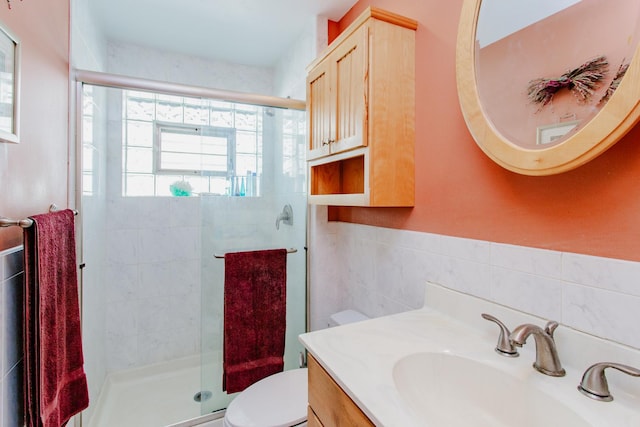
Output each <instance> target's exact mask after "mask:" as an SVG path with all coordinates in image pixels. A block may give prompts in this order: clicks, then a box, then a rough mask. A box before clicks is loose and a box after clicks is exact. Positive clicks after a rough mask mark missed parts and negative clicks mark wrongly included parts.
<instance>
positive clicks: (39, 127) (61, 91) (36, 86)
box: [0, 0, 69, 250]
mask: <svg viewBox="0 0 640 427" xmlns="http://www.w3.org/2000/svg"><path fill="white" fill-rule="evenodd" d="M11 4H12V8H11V10H9V9H8V8H7V6H6V3H4V2H3V4H2V5H0V22H1V23H2V24H3V25H4V26H5V27H6V28H8V29H9V30H10V31H11V32H12V33H13V34H14V35H15V36H16V37H17V38H18V39H19V40H20V43H21V46H22V70H21V79H22V82H21V83H22V84H21V103H20V134H21V135H20V136H21V142H20V144H6V143H0V216H5V217H9V218H23V217H26V216H29V215H32V214H35V213H41V212H46V211H47V210H48V208H49V205H50V204H51V203H56V204H57V205H58V206H60V207H66V206H67V193H68V190H67V187H68V184H67V175H68V173H67V159H68V145H69V144H68V139H69V137H68V135H69V1H68V0H58V1H44V0H24V1H22V2H21V1H16V0H13V1H12V2H11ZM21 243H22V230H21V229H20V228H19V227H9V228H1V229H0V250H3V249H7V248H9V247H12V246H16V245H19V244H21Z"/></svg>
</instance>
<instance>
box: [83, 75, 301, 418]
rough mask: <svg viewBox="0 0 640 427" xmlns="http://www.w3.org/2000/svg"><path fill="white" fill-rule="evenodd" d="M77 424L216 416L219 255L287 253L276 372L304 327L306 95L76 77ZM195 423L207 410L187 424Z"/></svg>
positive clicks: (293, 361) (294, 357) (288, 362)
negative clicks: (84, 389) (81, 364)
mask: <svg viewBox="0 0 640 427" xmlns="http://www.w3.org/2000/svg"><path fill="white" fill-rule="evenodd" d="M78 80H79V82H78V84H77V86H76V91H77V106H78V107H77V111H76V116H77V122H78V127H77V138H76V139H77V141H78V149H77V153H76V157H77V173H76V175H77V180H78V186H77V188H78V193H79V194H78V196H77V203H78V207H79V210H80V212H81V220H82V227H81V233H80V234H81V239H80V240H81V251H80V254H81V262H82V263H83V268H82V270H81V271H82V274H81V281H82V314H83V345H84V355H85V369H86V371H87V376H88V380H89V389H90V398H91V406H90V408H89V409H88V410H87V411H85V412H84V413H83V415H82V425H83V426H85V427H87V426H89V427H100V426H113V425H118V426H120V427H126V426H136V427H140V426H150V427H151V426H152V427H157V426H167V425H173V424H180V425H189V424H190V423H189V422H188V420H191V419H198V418H199V417H202V416H205V418H215V417H216V416H217V415H221V414H223V412H224V409H225V408H226V406H227V405H228V403H229V402H230V401H231V399H233V397H234V395H228V394H227V393H226V392H224V391H223V390H222V339H223V336H222V330H223V301H224V259H223V256H224V254H225V253H227V252H233V251H241V250H242V251H243V250H259V249H270V248H287V249H288V250H289V252H290V253H289V254H288V255H287V315H286V348H285V369H294V368H298V367H299V355H300V354H301V352H302V351H303V350H302V347H301V345H300V344H299V343H298V341H297V336H298V335H299V334H300V333H303V332H304V331H305V328H306V250H305V249H306V248H305V244H306V218H307V214H306V206H307V205H306V179H307V177H306V164H305V149H306V145H305V133H306V124H305V113H304V111H303V108H304V104H303V103H301V102H298V101H291V100H286V99H279V98H272V97H266V96H251V95H244V94H237V93H227V92H220V91H211V90H207V89H201V88H194V87H190V86H179V85H163V84H160V83H157V82H148V81H144V80H139V79H124V80H123V79H122V78H120V79H118V78H114V77H113V76H109V75H103V74H97V73H84V74H82V73H80V74H79V77H78ZM199 419H203V418H199Z"/></svg>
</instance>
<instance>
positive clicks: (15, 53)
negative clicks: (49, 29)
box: [0, 23, 20, 143]
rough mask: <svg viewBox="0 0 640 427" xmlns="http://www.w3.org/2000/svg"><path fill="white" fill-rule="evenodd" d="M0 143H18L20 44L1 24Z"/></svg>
mask: <svg viewBox="0 0 640 427" xmlns="http://www.w3.org/2000/svg"><path fill="white" fill-rule="evenodd" d="M0 142H11V143H18V142H20V42H19V40H18V38H17V37H16V36H14V35H13V34H12V33H11V32H10V31H9V30H7V28H6V27H5V26H4V25H2V24H1V23H0Z"/></svg>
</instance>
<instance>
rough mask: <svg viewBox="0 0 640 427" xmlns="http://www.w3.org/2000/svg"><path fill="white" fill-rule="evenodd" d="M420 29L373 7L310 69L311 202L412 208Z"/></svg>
mask: <svg viewBox="0 0 640 427" xmlns="http://www.w3.org/2000/svg"><path fill="white" fill-rule="evenodd" d="M416 28H417V22H416V21H414V20H411V19H408V18H405V17H402V16H399V15H396V14H392V13H390V12H386V11H383V10H381V9H377V8H372V7H370V8H368V9H367V10H366V11H365V12H364V13H363V14H362V15H360V17H359V18H358V19H356V20H355V21H354V22H353V24H351V25H350V26H349V27H348V28H347V29H346V30H345V31H344V32H343V33H342V34H341V35H340V36H339V37H338V38H337V39H336V40H335V41H334V42H333V43H331V45H329V47H328V48H327V50H326V51H325V52H324V53H323V54H322V55H321V56H320V57H319V58H318V59H317V60H316V61H314V62H313V63H312V64H311V65H310V66H309V68H308V70H309V71H308V75H307V119H308V126H309V130H308V134H309V140H308V141H309V145H308V150H307V160H308V161H309V183H310V184H309V202H310V203H315V204H328V205H344V206H413V204H414V181H415V178H414V139H415V29H416Z"/></svg>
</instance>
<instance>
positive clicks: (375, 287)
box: [309, 207, 640, 348]
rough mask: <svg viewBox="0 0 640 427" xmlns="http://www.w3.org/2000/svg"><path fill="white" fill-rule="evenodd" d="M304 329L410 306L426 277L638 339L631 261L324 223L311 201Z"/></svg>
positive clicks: (597, 331)
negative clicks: (341, 314)
mask: <svg viewBox="0 0 640 427" xmlns="http://www.w3.org/2000/svg"><path fill="white" fill-rule="evenodd" d="M310 209H311V212H310V223H309V224H310V233H311V234H310V242H309V245H310V259H311V265H310V267H309V268H310V277H311V307H312V314H311V316H312V318H311V329H312V330H314V329H319V328H323V327H326V323H327V322H326V320H327V318H328V316H329V315H330V314H331V313H332V312H335V311H338V310H343V309H346V308H355V309H357V310H359V311H361V312H363V313H365V314H367V315H368V316H371V317H377V316H382V315H386V314H393V313H397V312H401V311H406V310H410V309H415V308H419V307H421V305H422V302H423V297H424V283H425V282H426V281H430V282H434V283H438V284H440V285H443V286H445V287H448V288H450V289H454V290H457V291H461V292H464V293H467V294H470V295H474V296H477V297H480V298H484V299H487V300H489V301H493V302H496V303H498V304H502V305H505V306H508V307H511V308H514V309H516V310H520V311H523V312H526V313H530V314H533V315H536V316H540V317H543V318H547V319H552V320H556V321H558V322H560V323H561V324H562V325H564V326H567V327H571V328H574V329H577V330H580V331H583V332H586V333H588V334H592V335H595V336H599V337H602V338H604V339H608V340H612V341H615V342H618V343H621V344H625V345H628V346H632V347H635V348H640V323H638V322H637V313H638V311H640V263H638V262H632V261H625V260H619V259H611V258H601V257H595V256H587V255H580V254H575V253H567V252H558V251H551V250H544V249H536V248H529V247H524V246H514V245H508V244H502V243H495V242H489V241H480V240H473V239H465V238H458V237H450V236H444V235H438V234H430V233H423V232H416V231H408V230H394V229H387V228H381V227H373V226H367V225H359V224H350V223H341V222H329V221H327V217H326V207H325V208H324V209H323V208H322V207H311V208H310Z"/></svg>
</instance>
